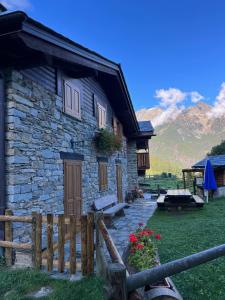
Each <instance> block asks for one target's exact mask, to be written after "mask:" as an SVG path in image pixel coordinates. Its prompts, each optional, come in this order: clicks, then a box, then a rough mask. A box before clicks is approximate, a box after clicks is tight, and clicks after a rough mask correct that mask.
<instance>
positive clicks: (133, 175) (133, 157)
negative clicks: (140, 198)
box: [127, 141, 138, 191]
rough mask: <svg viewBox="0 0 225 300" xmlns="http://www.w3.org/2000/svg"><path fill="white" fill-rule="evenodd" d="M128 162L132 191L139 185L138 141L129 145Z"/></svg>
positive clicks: (129, 183)
mask: <svg viewBox="0 0 225 300" xmlns="http://www.w3.org/2000/svg"><path fill="white" fill-rule="evenodd" d="M127 161H128V165H127V177H128V190H129V191H130V190H133V189H134V188H135V187H136V186H137V185H138V175H137V154H136V141H128V143H127Z"/></svg>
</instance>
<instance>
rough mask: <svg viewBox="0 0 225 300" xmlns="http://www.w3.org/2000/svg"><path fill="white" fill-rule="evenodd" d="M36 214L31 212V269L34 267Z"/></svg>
mask: <svg viewBox="0 0 225 300" xmlns="http://www.w3.org/2000/svg"><path fill="white" fill-rule="evenodd" d="M36 221H37V220H36V212H32V232H31V239H32V249H31V250H32V264H33V267H35V266H36Z"/></svg>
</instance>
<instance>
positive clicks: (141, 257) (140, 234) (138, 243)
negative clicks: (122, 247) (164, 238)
mask: <svg viewBox="0 0 225 300" xmlns="http://www.w3.org/2000/svg"><path fill="white" fill-rule="evenodd" d="M160 240H161V235H160V234H156V233H155V232H154V231H153V230H151V229H150V228H148V227H144V225H143V224H142V223H139V227H138V228H137V230H136V231H135V232H134V233H131V234H130V235H129V241H130V244H129V254H128V258H127V267H128V270H129V271H130V272H131V273H136V272H139V271H143V270H146V269H150V268H153V267H155V266H157V265H160V261H159V256H158V251H157V247H156V243H158V242H160ZM157 287H166V288H171V286H170V283H169V281H168V279H167V278H165V279H164V280H161V281H159V282H155V283H154V284H152V285H149V286H146V287H145V291H147V290H150V289H152V288H157Z"/></svg>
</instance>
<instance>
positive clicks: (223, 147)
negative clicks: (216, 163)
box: [208, 140, 225, 155]
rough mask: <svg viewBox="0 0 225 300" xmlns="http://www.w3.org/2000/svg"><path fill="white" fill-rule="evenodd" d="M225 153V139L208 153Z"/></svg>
mask: <svg viewBox="0 0 225 300" xmlns="http://www.w3.org/2000/svg"><path fill="white" fill-rule="evenodd" d="M220 154H225V140H224V141H222V142H221V143H220V144H219V145H217V146H214V147H212V149H211V151H210V153H208V155H220Z"/></svg>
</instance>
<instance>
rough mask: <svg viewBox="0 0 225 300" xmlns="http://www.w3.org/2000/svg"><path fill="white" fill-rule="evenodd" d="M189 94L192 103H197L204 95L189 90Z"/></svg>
mask: <svg viewBox="0 0 225 300" xmlns="http://www.w3.org/2000/svg"><path fill="white" fill-rule="evenodd" d="M189 95H190V97H191V101H192V102H193V103H197V102H199V101H201V100H202V99H204V97H203V96H202V95H201V94H200V93H199V92H190V93H189Z"/></svg>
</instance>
